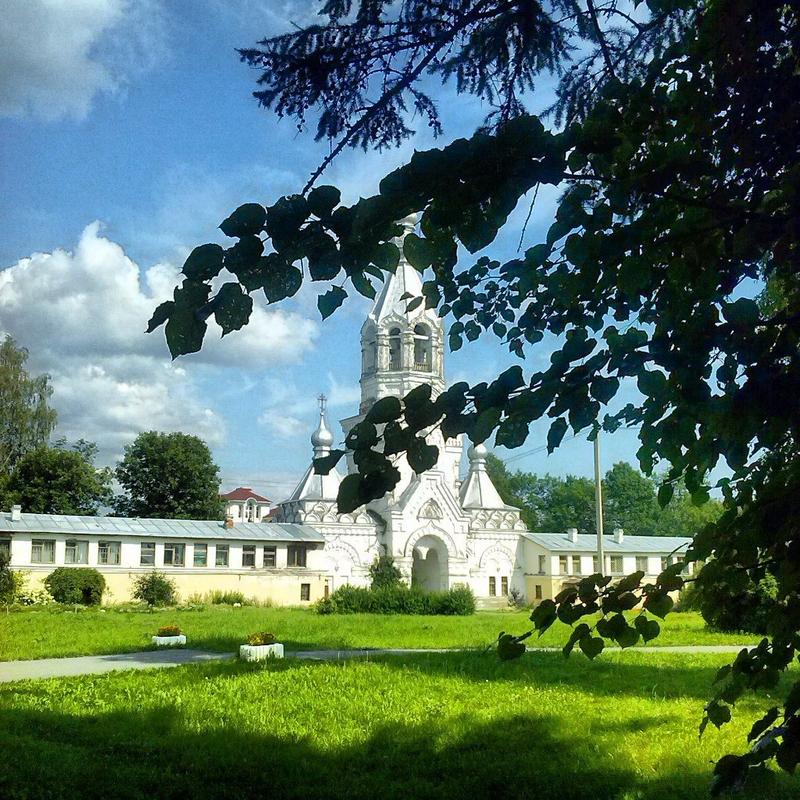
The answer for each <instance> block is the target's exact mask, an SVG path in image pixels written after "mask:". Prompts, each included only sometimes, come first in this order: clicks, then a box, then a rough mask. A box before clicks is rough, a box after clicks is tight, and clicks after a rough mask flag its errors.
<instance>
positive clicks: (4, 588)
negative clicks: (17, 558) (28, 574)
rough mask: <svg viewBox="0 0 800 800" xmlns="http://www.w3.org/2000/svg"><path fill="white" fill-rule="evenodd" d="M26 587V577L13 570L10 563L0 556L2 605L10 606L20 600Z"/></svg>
mask: <svg viewBox="0 0 800 800" xmlns="http://www.w3.org/2000/svg"><path fill="white" fill-rule="evenodd" d="M24 587H25V575H24V574H23V573H21V572H18V571H15V570H13V569H11V567H10V566H9V564H8V561H7V560H6V559H5V558H3V557H2V556H0V605H4V606H6V608H8V606H10V605H11V604H12V603H16V602H17V601H18V600H19V599H20V595H21V594H22V590H23V588H24Z"/></svg>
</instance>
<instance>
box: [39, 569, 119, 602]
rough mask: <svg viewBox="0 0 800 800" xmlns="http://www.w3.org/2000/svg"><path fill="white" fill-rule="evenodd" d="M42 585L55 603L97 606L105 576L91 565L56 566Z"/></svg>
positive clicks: (100, 598) (104, 586) (101, 594)
mask: <svg viewBox="0 0 800 800" xmlns="http://www.w3.org/2000/svg"><path fill="white" fill-rule="evenodd" d="M44 585H45V588H46V589H47V591H48V592H50V594H51V595H52V597H53V600H55V601H56V602H57V603H68V604H70V605H83V606H97V605H100V601H101V600H102V599H103V592H104V591H105V590H106V581H105V578H104V577H103V576H102V575H101V574H100V573H99V572H98V571H97V570H96V569H92V568H91V567H58V568H57V569H55V570H53V572H51V573H50V574H49V575H48V576H47V577H46V578H45V579H44Z"/></svg>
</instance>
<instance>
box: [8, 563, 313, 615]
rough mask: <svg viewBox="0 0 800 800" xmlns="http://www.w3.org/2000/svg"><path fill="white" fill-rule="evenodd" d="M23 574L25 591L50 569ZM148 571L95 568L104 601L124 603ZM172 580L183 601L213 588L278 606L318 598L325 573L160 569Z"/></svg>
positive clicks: (38, 585) (37, 586)
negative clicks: (304, 595) (306, 591)
mask: <svg viewBox="0 0 800 800" xmlns="http://www.w3.org/2000/svg"><path fill="white" fill-rule="evenodd" d="M21 571H22V572H24V573H26V578H27V583H26V588H27V589H28V590H37V589H44V586H43V585H42V583H43V581H44V579H45V578H46V577H47V576H48V575H49V574H50V573H51V572H52V571H53V568H52V567H48V568H47V569H36V568H28V569H24V568H23V569H22V570H21ZM150 571H151V570H128V569H113V568H112V569H102V568H100V569H98V572H100V573H101V574H102V575H103V577H104V578H105V580H106V591H105V594H104V595H103V603H104V604H108V603H126V602H129V601H131V600H132V599H133V597H132V595H131V591H132V584H133V581H134V580H135V579H136V578H137V577H138V576H139V575H142V574H146V573H148V572H150ZM159 572H163V573H164V574H166V575H167V577H168V578H170V580H173V581H174V582H175V586H176V588H177V590H178V597H179V599H180V600H181V601H184V602H185V601H186V600H187V599H188V598H189V597H191V596H192V595H205V594H207V593H209V592H212V591H223V592H224V591H233V592H241V593H242V594H243V595H244V596H245V597H246V598H247V599H248V600H249V599H254V600H257V601H259V602H271V603H273V604H275V605H279V606H289V605H291V606H297V605H308V604H309V603H313V602H314V601H315V600H319V599H320V598H321V597H322V596H323V595H324V593H325V575H324V574H323V573H321V572H316V571H313V572H307V571H303V570H300V569H297V570H290V569H282V570H280V571H274V572H273V571H266V570H252V569H247V570H226V571H225V572H222V571H219V572H209V571H207V570H203V571H201V570H166V569H164V570H159ZM302 583H308V584H309V585H310V592H311V595H310V600H309V601H307V602H306V601H301V600H300V584H302Z"/></svg>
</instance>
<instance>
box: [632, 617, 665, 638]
mask: <svg viewBox="0 0 800 800" xmlns="http://www.w3.org/2000/svg"><path fill="white" fill-rule="evenodd" d="M634 625H635V626H636V630H637V631H639V634H640V635H641V637H642V640H643V641H645V642H649V641H650V640H651V639H655V638H656V636H658V634H659V633H661V626H660V625H659V624H658V623H657V622H656V621H655V620H654V619H647V617H645V616H642V615H640V616H638V617H636V621H635V622H634Z"/></svg>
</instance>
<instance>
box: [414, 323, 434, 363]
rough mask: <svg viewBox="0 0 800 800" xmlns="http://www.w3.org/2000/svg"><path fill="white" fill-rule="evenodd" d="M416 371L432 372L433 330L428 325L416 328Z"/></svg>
mask: <svg viewBox="0 0 800 800" xmlns="http://www.w3.org/2000/svg"><path fill="white" fill-rule="evenodd" d="M414 369H416V370H421V371H423V372H430V370H431V329H430V328H429V327H428V326H427V325H421V324H420V325H416V326H415V327H414Z"/></svg>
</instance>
